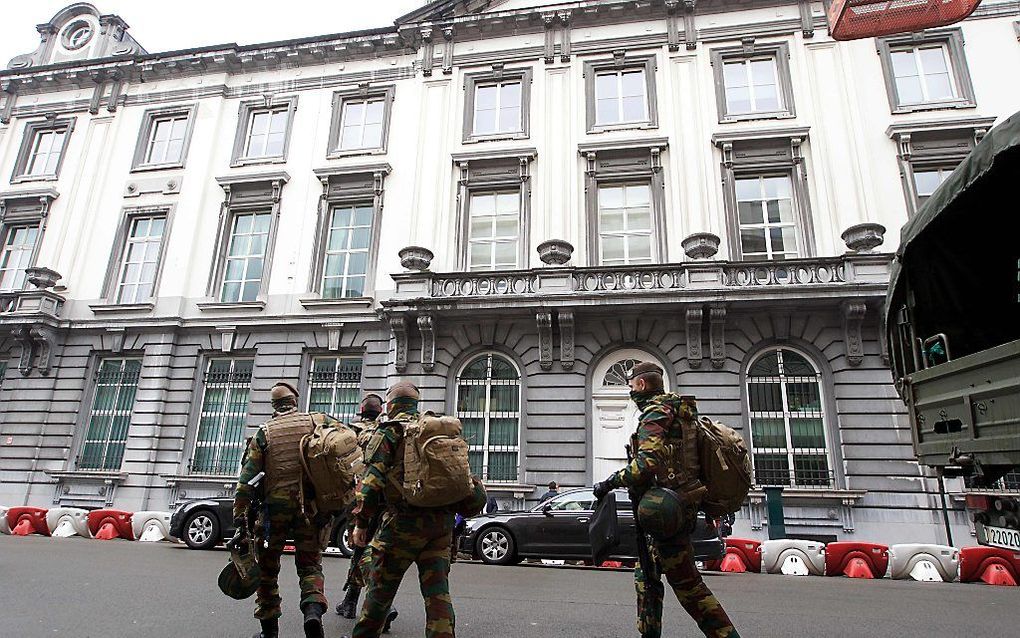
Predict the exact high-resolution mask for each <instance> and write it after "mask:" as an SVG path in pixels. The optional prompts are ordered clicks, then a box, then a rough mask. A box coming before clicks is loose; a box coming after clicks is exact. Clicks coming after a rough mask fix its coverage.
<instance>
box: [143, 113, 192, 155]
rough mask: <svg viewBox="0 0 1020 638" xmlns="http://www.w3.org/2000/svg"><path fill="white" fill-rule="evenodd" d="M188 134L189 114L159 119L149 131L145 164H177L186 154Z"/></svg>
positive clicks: (153, 122) (155, 120) (156, 119)
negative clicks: (185, 146)
mask: <svg viewBox="0 0 1020 638" xmlns="http://www.w3.org/2000/svg"><path fill="white" fill-rule="evenodd" d="M187 132H188V114H187V113H182V114H177V115H169V116H166V117H157V118H155V119H154V120H153V121H152V125H151V127H150V129H149V139H148V142H147V143H146V146H145V155H144V157H143V162H144V163H145V164H176V163H178V162H180V161H181V158H182V156H183V154H184V141H185V139H186V137H187Z"/></svg>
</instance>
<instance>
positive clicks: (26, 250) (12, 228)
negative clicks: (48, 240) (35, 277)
mask: <svg viewBox="0 0 1020 638" xmlns="http://www.w3.org/2000/svg"><path fill="white" fill-rule="evenodd" d="M20 230H26V231H29V232H31V231H35V238H34V240H33V241H32V244H31V246H29V245H28V244H23V245H21V246H20V247H18V248H17V249H13V247H12V245H11V241H12V240H13V239H14V238H15V237H16V236H17V233H18V231H20ZM41 235H42V231H41V230H40V228H39V225H38V224H31V223H28V224H10V225H6V224H5V225H4V226H3V245H2V246H0V292H14V291H17V290H23V289H24V288H25V284H26V283H28V278H27V274H26V272H25V271H26V270H27V269H28V268H31V267H32V265H33V263H34V262H35V255H36V253H37V252H38V248H39V239H40V237H41ZM15 252H17V253H18V255H19V256H21V257H23V258H24V264H23V265H22V264H19V265H18V266H16V267H14V268H11V267H10V266H9V264H10V259H11V257H10V256H11V255H12V254H13V253H15ZM12 272H13V273H14V275H13V281H12V282H11V285H9V286H8V285H4V283H5V281H6V279H7V277H8V273H12ZM18 273H20V275H19V274H18ZM19 279H20V283H18V280H19Z"/></svg>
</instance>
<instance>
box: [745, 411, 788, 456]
mask: <svg viewBox="0 0 1020 638" xmlns="http://www.w3.org/2000/svg"><path fill="white" fill-rule="evenodd" d="M751 440H752V441H753V442H754V447H755V449H762V448H778V449H781V450H785V449H786V426H785V425H784V422H783V419H767V418H752V419H751Z"/></svg>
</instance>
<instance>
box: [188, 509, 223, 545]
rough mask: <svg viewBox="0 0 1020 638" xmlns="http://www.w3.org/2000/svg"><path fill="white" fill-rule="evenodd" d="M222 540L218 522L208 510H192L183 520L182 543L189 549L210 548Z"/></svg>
mask: <svg viewBox="0 0 1020 638" xmlns="http://www.w3.org/2000/svg"><path fill="white" fill-rule="evenodd" d="M222 541H223V538H222V537H221V536H220V522H219V521H218V520H216V515H215V514H213V513H212V512H210V511H209V510H198V511H197V512H192V513H191V514H190V515H189V516H188V519H187V520H186V521H185V522H184V543H185V544H186V545H187V546H188V547H190V548H191V549H212V548H213V547H215V546H216V545H218V544H219V543H220V542H222Z"/></svg>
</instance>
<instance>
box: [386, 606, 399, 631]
mask: <svg viewBox="0 0 1020 638" xmlns="http://www.w3.org/2000/svg"><path fill="white" fill-rule="evenodd" d="M398 615H399V613H398V612H397V610H396V609H392V608H391V609H390V610H389V611H388V612H386V624H385V625H383V627H382V632H383V633H384V634H388V633H390V623H392V622H393V621H394V619H396V617H397V616H398Z"/></svg>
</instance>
